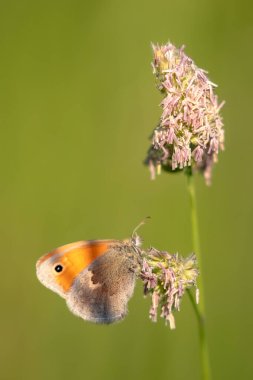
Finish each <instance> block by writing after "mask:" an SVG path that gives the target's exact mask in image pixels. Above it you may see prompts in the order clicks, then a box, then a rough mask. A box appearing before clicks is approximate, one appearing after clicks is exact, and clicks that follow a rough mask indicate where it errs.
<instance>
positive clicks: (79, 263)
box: [37, 240, 115, 292]
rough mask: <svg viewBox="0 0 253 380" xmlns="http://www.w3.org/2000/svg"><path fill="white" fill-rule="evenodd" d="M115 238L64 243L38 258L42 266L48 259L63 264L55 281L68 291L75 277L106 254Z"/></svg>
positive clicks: (55, 263) (56, 263)
mask: <svg viewBox="0 0 253 380" xmlns="http://www.w3.org/2000/svg"><path fill="white" fill-rule="evenodd" d="M113 243H115V240H88V241H79V242H75V243H70V244H66V245H63V246H61V247H59V248H56V249H54V250H53V251H52V252H50V253H48V254H46V255H44V256H43V257H41V258H40V259H39V260H38V263H37V265H38V266H40V265H41V264H42V263H43V262H45V261H46V260H50V261H51V260H52V262H54V265H58V264H60V265H62V266H63V268H64V270H63V271H62V272H61V273H59V274H57V276H56V278H55V281H56V282H57V283H58V285H59V286H61V288H62V289H64V291H65V292H67V291H68V290H69V289H70V287H71V285H72V283H73V281H74V279H75V277H76V276H77V275H78V274H79V273H80V272H81V271H82V270H83V269H85V268H86V267H88V266H89V265H90V264H91V263H92V262H93V261H94V260H95V259H97V258H98V257H99V256H102V255H103V254H105V253H106V252H107V251H108V249H109V247H111V246H112V245H113Z"/></svg>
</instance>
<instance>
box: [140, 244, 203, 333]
mask: <svg viewBox="0 0 253 380" xmlns="http://www.w3.org/2000/svg"><path fill="white" fill-rule="evenodd" d="M142 254H143V256H142V268H141V271H140V274H139V277H140V279H141V280H142V281H143V284H144V294H145V295H147V294H150V295H151V298H152V304H151V308H150V311H149V317H150V319H151V320H152V321H153V322H156V321H157V315H158V312H160V316H161V317H162V318H164V319H165V321H166V323H169V325H170V328H171V329H174V328H175V327H176V325H175V319H174V315H173V312H174V310H178V311H179V310H180V303H181V299H182V297H183V295H184V293H185V290H186V289H189V288H191V287H192V286H195V287H196V286H197V283H196V281H197V276H198V274H199V272H198V268H197V262H196V257H195V255H194V254H192V255H190V256H189V257H187V258H183V257H180V256H179V255H178V254H174V255H171V254H169V253H167V252H163V251H158V250H157V249H155V248H150V249H149V250H148V251H146V252H143V253H142ZM196 299H198V289H197V288H196Z"/></svg>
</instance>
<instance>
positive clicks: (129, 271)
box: [67, 248, 136, 323]
mask: <svg viewBox="0 0 253 380" xmlns="http://www.w3.org/2000/svg"><path fill="white" fill-rule="evenodd" d="M135 268H136V263H135V260H134V259H133V257H129V256H127V255H126V254H124V253H123V252H118V251H117V249H113V248H112V249H110V250H109V251H108V252H107V253H106V254H105V255H103V256H101V257H99V258H98V259H96V260H95V261H94V262H93V263H92V264H91V265H90V266H89V267H88V268H87V269H86V270H84V271H83V272H81V273H80V274H79V276H78V277H77V278H76V279H75V281H74V283H73V286H72V288H71V290H70V292H69V294H68V297H67V304H68V306H69V308H70V309H71V310H72V312H73V313H74V314H77V315H79V316H80V317H82V318H83V319H86V320H89V321H92V322H96V323H112V322H115V321H117V320H120V319H122V318H124V316H125V315H126V313H127V303H128V300H129V298H130V297H131V296H132V293H133V290H134V284H135V273H134V272H135Z"/></svg>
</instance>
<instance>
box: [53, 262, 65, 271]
mask: <svg viewBox="0 0 253 380" xmlns="http://www.w3.org/2000/svg"><path fill="white" fill-rule="evenodd" d="M54 270H55V271H56V272H57V273H60V272H62V270H63V266H62V265H60V264H57V265H56V266H55V267H54Z"/></svg>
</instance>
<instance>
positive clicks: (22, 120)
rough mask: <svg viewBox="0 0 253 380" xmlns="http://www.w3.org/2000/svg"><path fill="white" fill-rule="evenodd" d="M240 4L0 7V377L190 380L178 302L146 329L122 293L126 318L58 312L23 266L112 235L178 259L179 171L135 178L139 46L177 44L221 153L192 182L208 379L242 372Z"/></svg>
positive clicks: (248, 115)
mask: <svg viewBox="0 0 253 380" xmlns="http://www.w3.org/2000/svg"><path fill="white" fill-rule="evenodd" d="M252 37H253V22H252V5H251V3H250V2H248V3H247V2H246V1H244V0H242V1H233V0H232V1H218V0H214V1H206V0H205V1H201V0H194V1H190V0H180V1H177V2H176V1H170V0H167V1H162V0H157V1H155V2H151V1H150V2H149V1H144V0H142V1H136V0H135V1H134V0H129V1H116V0H114V1H113V0H112V1H99V0H96V1H93V2H88V1H81V0H72V1H67V0H61V1H52V0H51V1H49V0H44V1H31V0H27V1H25V0H16V1H14V0H10V1H3V0H2V1H1V2H0V123H1V149H0V154H1V160H0V162H1V197H0V210H1V226H0V231H1V333H0V355H1V358H0V361H1V363H0V378H1V380H2V379H3V380H9V379H10V380H12V379H15V380H16V379H18V380H23V379H25V380H30V379H36V380H44V379H49V380H50V379H61V380H63V379H76V380H79V379H90V380H93V379H98V380H99V379H105V380H106V379H110V380H113V379H122V380H124V379H173V380H174V379H175V380H177V379H193V380H198V379H200V370H199V356H198V335H197V325H196V320H195V317H194V314H193V310H192V308H191V305H190V303H189V300H188V298H187V297H185V298H184V299H183V303H182V308H181V312H180V313H177V314H176V323H177V329H176V330H175V331H170V330H169V328H168V327H165V326H164V323H163V321H161V320H160V321H159V322H158V323H157V324H153V323H151V321H149V319H148V309H149V304H150V300H149V299H144V298H143V296H142V289H141V285H138V286H137V288H136V291H135V295H134V297H133V299H132V300H131V301H130V303H129V314H128V316H127V318H126V319H125V320H124V321H123V322H121V323H119V324H116V325H114V326H97V325H92V324H89V323H85V322H84V321H82V320H81V319H79V318H76V317H74V316H73V315H72V314H71V313H70V312H69V311H68V310H67V307H66V305H65V303H64V301H63V300H62V299H61V298H60V297H58V296H57V295H56V294H54V293H53V292H50V291H49V290H47V289H46V288H44V287H43V286H42V285H41V284H40V283H39V282H38V280H37V278H36V274H35V262H36V260H37V259H38V258H39V257H40V256H41V255H42V254H44V253H45V252H47V251H50V250H51V249H53V248H55V247H57V246H59V245H62V244H65V243H68V242H72V241H76V240H81V239H91V238H100V239H101V238H119V239H120V238H125V237H127V236H129V235H130V234H131V232H132V230H133V228H134V227H135V226H136V225H137V224H138V223H139V222H140V221H141V220H142V219H143V218H144V217H145V216H147V215H151V217H152V219H151V221H150V222H149V223H148V224H146V225H145V226H144V227H142V229H141V231H140V232H141V235H142V236H143V238H144V240H145V247H148V246H149V245H153V246H155V247H157V248H160V249H166V250H168V251H169V252H177V251H178V252H180V253H181V254H183V255H187V254H189V253H190V252H191V250H192V243H191V235H190V231H191V230H190V210H189V200H188V194H187V191H186V178H185V176H184V175H182V174H181V175H167V174H164V175H162V176H160V177H159V178H157V180H156V181H150V177H149V172H148V169H147V168H146V167H144V166H143V164H142V161H143V159H144V157H145V154H146V150H147V148H148V145H149V142H148V136H149V135H150V134H151V131H152V129H153V128H154V127H155V126H156V124H157V122H158V119H159V116H160V113H161V110H160V108H159V107H158V104H159V102H160V100H161V97H160V94H159V92H158V91H157V90H156V88H155V83H154V78H153V76H152V72H151V67H150V61H151V59H152V52H151V47H150V43H151V41H153V42H159V43H164V42H167V40H168V39H170V40H171V41H172V42H173V43H174V44H176V45H177V46H180V45H182V44H185V45H186V53H187V54H188V55H190V56H191V57H192V58H193V59H194V61H195V62H196V64H197V65H199V66H200V67H202V68H205V69H207V70H208V71H209V73H210V79H211V80H212V81H213V82H215V83H218V84H219V88H218V95H219V99H220V101H221V100H223V99H225V100H226V105H225V107H224V109H223V117H224V122H225V129H226V150H225V152H224V153H222V154H221V155H220V158H219V164H217V165H216V166H215V170H214V177H213V185H212V186H211V187H209V188H208V187H206V186H205V184H204V181H203V178H201V177H198V178H197V195H198V210H199V218H200V233H201V243H202V252H203V256H204V259H203V265H204V270H203V272H204V273H203V277H204V282H205V291H206V306H207V314H208V320H207V322H208V338H209V344H210V351H211V363H212V370H213V378H214V379H217V380H224V379H237V378H240V379H250V378H252V375H253V371H252V369H253V362H252V341H251V335H252V320H253V317H252V312H253V305H252V265H253V255H252V235H253V233H252V211H253V195H252V194H253V183H252V175H253V171H252V139H253V128H252V66H253V52H252Z"/></svg>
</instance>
